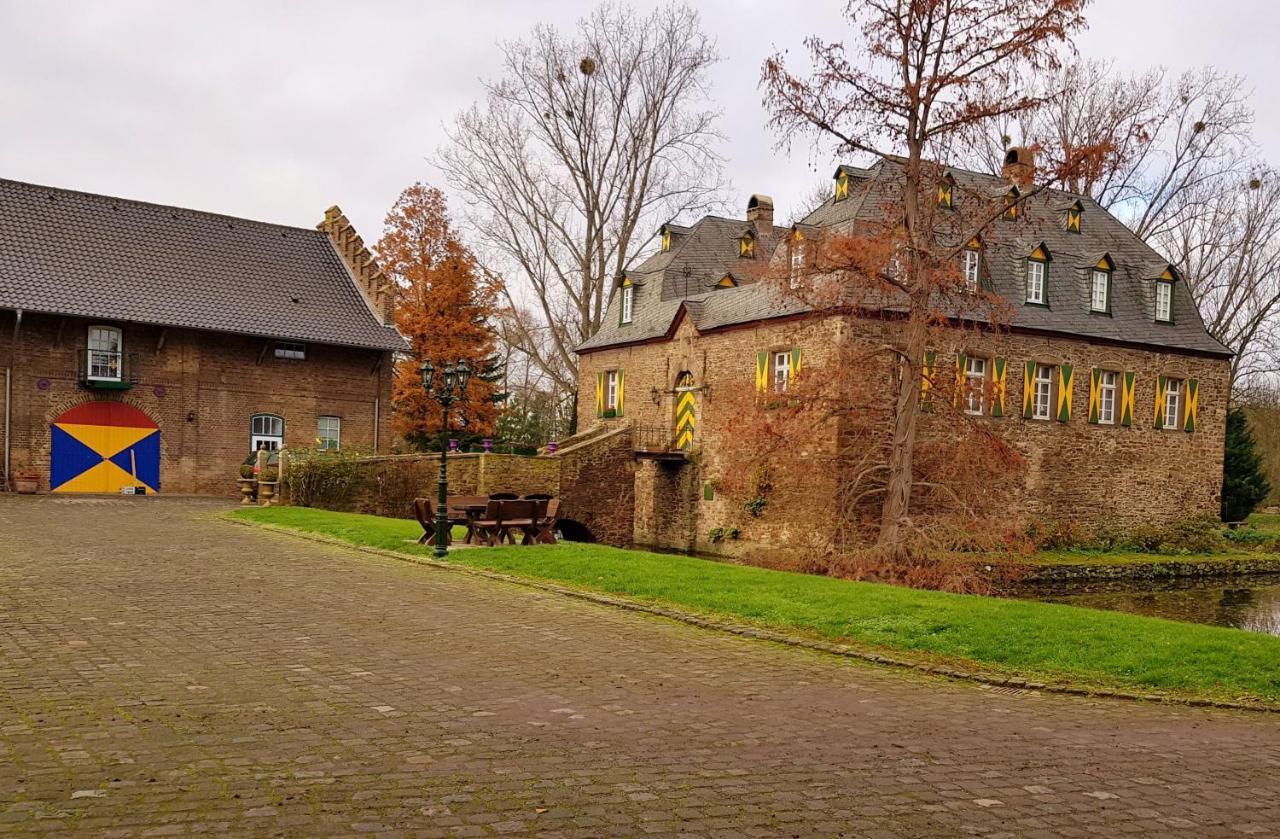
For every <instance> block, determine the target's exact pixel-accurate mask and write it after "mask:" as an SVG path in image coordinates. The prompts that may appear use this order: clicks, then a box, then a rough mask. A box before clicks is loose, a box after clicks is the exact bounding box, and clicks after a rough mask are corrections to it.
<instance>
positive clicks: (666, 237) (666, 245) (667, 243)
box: [662, 227, 671, 253]
mask: <svg viewBox="0 0 1280 839" xmlns="http://www.w3.org/2000/svg"><path fill="white" fill-rule="evenodd" d="M669 250H671V231H670V230H668V229H667V228H665V227H664V228H662V252H663V253H666V252H667V251H669Z"/></svg>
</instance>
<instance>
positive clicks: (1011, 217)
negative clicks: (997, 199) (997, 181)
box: [1004, 186, 1022, 221]
mask: <svg viewBox="0 0 1280 839" xmlns="http://www.w3.org/2000/svg"><path fill="white" fill-rule="evenodd" d="M1021 195H1022V193H1020V192H1018V188H1017V187H1016V186H1015V187H1012V188H1010V190H1009V191H1008V192H1006V193H1005V195H1004V200H1005V203H1007V204H1008V205H1009V206H1008V207H1007V208H1006V209H1005V211H1004V217H1005V219H1007V220H1008V221H1017V220H1018V209H1019V204H1018V203H1017V201H1018V198H1019V197H1020V196H1021Z"/></svg>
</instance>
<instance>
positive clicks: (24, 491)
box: [13, 472, 40, 495]
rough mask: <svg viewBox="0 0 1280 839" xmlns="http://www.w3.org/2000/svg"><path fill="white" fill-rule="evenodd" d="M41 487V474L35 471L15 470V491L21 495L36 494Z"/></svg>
mask: <svg viewBox="0 0 1280 839" xmlns="http://www.w3.org/2000/svg"><path fill="white" fill-rule="evenodd" d="M39 489H40V476H39V475H38V474H36V473H35V472H14V473H13V491H14V492H16V493H18V494H19V495H35V494H36V492H37V491H38V490H39Z"/></svg>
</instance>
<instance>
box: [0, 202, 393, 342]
mask: <svg viewBox="0 0 1280 839" xmlns="http://www.w3.org/2000/svg"><path fill="white" fill-rule="evenodd" d="M0 308H5V309H25V310H28V311H33V312H46V313H49V314H58V315H75V316H79V317H86V318H94V319H100V320H104V321H125V322H132V323H148V324H157V325H163V326H176V327H186V328H191V329H202V330H211V331H217V332H231V333H238V334H244V335H255V336H262V337H267V338H280V339H289V340H296V341H307V342H315V343H323V344H336V345H340V346H350V347H363V348H370V349H380V350H397V351H400V350H407V349H408V345H407V344H406V343H405V341H404V338H403V337H401V336H400V334H399V333H398V332H397V331H396V330H395V329H394V328H392V327H389V326H383V325H382V324H381V323H380V322H379V321H378V319H377V318H376V317H375V316H374V314H373V312H372V310H371V309H370V308H369V306H368V305H367V304H366V303H365V300H364V298H363V296H362V295H361V294H360V291H359V289H358V288H357V287H356V285H355V280H354V279H353V278H352V277H351V275H350V273H349V272H348V271H347V268H346V266H345V265H344V264H343V262H342V260H341V258H340V257H339V256H338V253H337V251H336V250H335V249H334V248H333V246H332V244H331V243H330V241H329V238H328V236H326V235H325V234H324V233H322V232H320V231H318V230H313V229H307V228H299V227H285V226H283V225H276V224H267V223H264V222H258V221H249V220H246V219H239V218H232V217H230V216H223V215H217V214H214V213H204V212H198V211H195V210H187V209H182V208H179V207H166V206H162V205H158V204H148V203H144V202H141V201H130V200H125V199H122V198H111V197H108V196H104V195H93V194H90V193H84V192H73V191H70V190H65V189H56V188H53V187H47V186H37V185H35V184H27V183H21V182H19V181H10V180H4V179H0Z"/></svg>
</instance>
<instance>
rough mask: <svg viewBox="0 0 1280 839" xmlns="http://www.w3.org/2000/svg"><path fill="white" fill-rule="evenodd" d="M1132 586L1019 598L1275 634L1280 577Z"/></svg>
mask: <svg viewBox="0 0 1280 839" xmlns="http://www.w3.org/2000/svg"><path fill="white" fill-rule="evenodd" d="M1133 586H1134V583H1132V582H1126V583H1101V584H1089V585H1088V586H1087V587H1074V588H1071V589H1069V590H1067V589H1059V590H1045V589H1041V590H1037V591H1029V592H1023V593H1021V594H1019V595H1018V596H1020V597H1025V598H1027V599H1030V600H1042V601H1045V602H1049V603H1067V604H1070V605H1072V606H1087V607H1089V608H1091V609H1110V610H1112V611H1118V612H1133V613H1136V614H1139V615H1150V616H1153V617H1161V618H1169V619H1171V620H1179V621H1188V622H1190V623H1203V624H1209V625H1211V626H1233V627H1236V628H1237V629H1244V630H1248V631H1250V632H1262V633H1266V634H1268V635H1277V636H1280V577H1276V576H1258V577H1243V578H1232V579H1231V580H1230V582H1229V583H1227V584H1225V585H1224V580H1222V579H1217V580H1202V581H1201V580H1197V581H1178V582H1172V583H1152V582H1147V583H1144V584H1143V587H1142V588H1141V589H1135V588H1134V587H1133Z"/></svg>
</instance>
